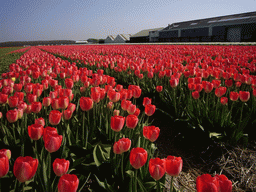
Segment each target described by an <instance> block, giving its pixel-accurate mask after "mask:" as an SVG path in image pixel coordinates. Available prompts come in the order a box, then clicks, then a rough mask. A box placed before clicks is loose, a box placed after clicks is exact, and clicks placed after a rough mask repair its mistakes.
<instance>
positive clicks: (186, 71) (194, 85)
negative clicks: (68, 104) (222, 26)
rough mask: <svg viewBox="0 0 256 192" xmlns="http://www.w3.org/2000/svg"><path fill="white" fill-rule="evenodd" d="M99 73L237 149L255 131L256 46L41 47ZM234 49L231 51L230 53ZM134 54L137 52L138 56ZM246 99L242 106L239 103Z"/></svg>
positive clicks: (177, 118) (190, 125) (173, 116)
mask: <svg viewBox="0 0 256 192" xmlns="http://www.w3.org/2000/svg"><path fill="white" fill-rule="evenodd" d="M42 49H44V50H47V51H49V52H51V53H54V54H57V55H60V56H62V57H66V58H68V59H69V60H70V61H73V62H77V66H86V67H88V68H90V69H92V70H94V71H96V70H97V69H104V71H105V73H106V74H108V75H110V76H113V77H115V78H116V79H117V80H118V81H119V82H122V84H123V85H129V84H136V85H139V86H140V87H141V89H142V92H143V94H145V95H152V97H154V95H158V94H157V93H158V92H159V97H156V100H159V99H160V100H162V102H164V103H165V105H166V106H169V107H168V108H167V109H166V110H168V111H167V112H168V113H169V114H170V116H171V117H172V118H173V120H175V121H183V122H184V121H186V122H188V123H187V124H188V127H193V128H194V129H195V128H196V129H202V130H203V132H204V133H205V134H204V135H206V136H207V135H208V137H212V135H218V139H219V140H223V141H228V142H230V143H232V144H233V145H235V144H236V143H237V142H238V141H241V140H242V139H247V137H248V134H250V137H253V134H252V129H251V127H252V126H253V124H254V123H255V122H254V119H251V118H250V117H251V116H253V115H255V114H256V111H255V106H256V101H255V96H256V77H255V75H254V74H255V70H256V68H255V62H256V58H255V56H254V52H255V47H250V46H248V47H239V46H228V47H223V46H176V45H175V46H170V45H168V46H163V45H161V46H159V45H151V46H150V45H147V46H145V45H140V46H138V45H136V46H135V45H122V46H121V45H120V46H116V45H113V46H107V47H106V46H105V47H104V48H103V47H102V46H93V47H91V46H90V47H89V46H66V47H63V46H55V47H42ZM230 49H232V53H231V52H230ZM135 52H136V53H137V54H135ZM239 101H241V102H239Z"/></svg>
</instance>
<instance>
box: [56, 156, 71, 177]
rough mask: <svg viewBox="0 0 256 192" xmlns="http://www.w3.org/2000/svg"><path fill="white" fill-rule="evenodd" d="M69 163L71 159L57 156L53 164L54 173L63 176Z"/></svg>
mask: <svg viewBox="0 0 256 192" xmlns="http://www.w3.org/2000/svg"><path fill="white" fill-rule="evenodd" d="M69 164H70V162H69V160H66V159H59V158H56V159H55V160H54V162H53V164H52V166H53V171H54V173H55V174H56V175H57V176H59V177H61V176H62V175H64V174H66V173H67V171H68V169H69Z"/></svg>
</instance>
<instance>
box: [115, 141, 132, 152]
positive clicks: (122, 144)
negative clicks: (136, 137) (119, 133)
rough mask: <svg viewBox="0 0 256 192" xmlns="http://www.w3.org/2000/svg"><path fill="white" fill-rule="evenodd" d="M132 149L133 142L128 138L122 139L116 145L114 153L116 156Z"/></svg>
mask: <svg viewBox="0 0 256 192" xmlns="http://www.w3.org/2000/svg"><path fill="white" fill-rule="evenodd" d="M130 147H131V140H130V139H128V138H122V139H119V140H118V141H116V142H115V143H114V145H113V152H114V153H115V154H122V153H123V152H127V151H129V149H130Z"/></svg>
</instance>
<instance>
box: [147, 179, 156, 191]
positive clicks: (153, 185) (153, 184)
mask: <svg viewBox="0 0 256 192" xmlns="http://www.w3.org/2000/svg"><path fill="white" fill-rule="evenodd" d="M144 186H145V187H146V188H147V189H153V188H154V187H155V186H156V182H155V181H149V182H146V183H145V184H144Z"/></svg>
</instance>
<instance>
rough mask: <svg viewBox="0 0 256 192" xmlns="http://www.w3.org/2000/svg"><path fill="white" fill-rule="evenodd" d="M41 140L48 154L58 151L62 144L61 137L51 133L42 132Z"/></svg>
mask: <svg viewBox="0 0 256 192" xmlns="http://www.w3.org/2000/svg"><path fill="white" fill-rule="evenodd" d="M43 140H44V146H45V149H46V150H47V151H49V152H50V153H53V152H56V151H58V150H59V148H60V146H61V143H62V135H59V134H57V133H52V132H47V133H45V132H44V135H43Z"/></svg>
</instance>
